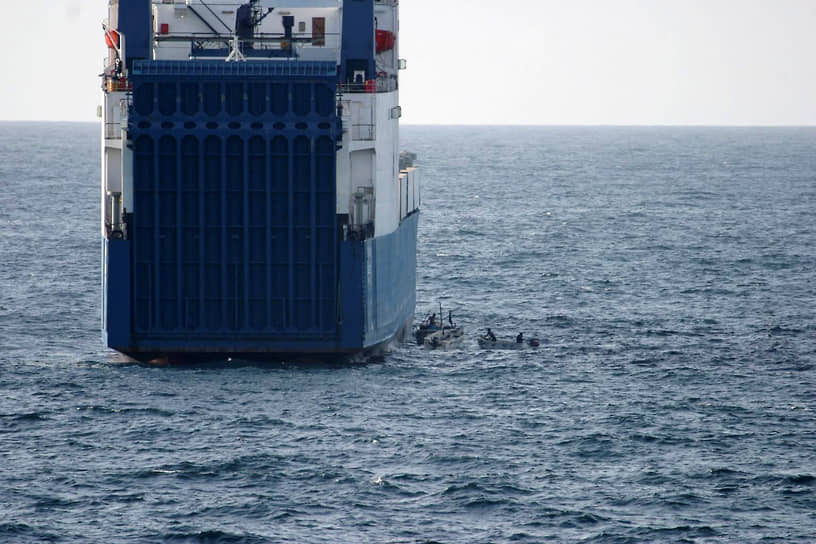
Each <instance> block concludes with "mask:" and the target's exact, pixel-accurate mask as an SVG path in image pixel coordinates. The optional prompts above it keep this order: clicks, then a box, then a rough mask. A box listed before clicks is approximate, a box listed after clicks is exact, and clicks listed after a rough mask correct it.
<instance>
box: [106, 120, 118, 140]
mask: <svg viewBox="0 0 816 544" xmlns="http://www.w3.org/2000/svg"><path fill="white" fill-rule="evenodd" d="M105 139H106V140H121V139H122V123H121V121H116V122H114V123H105Z"/></svg>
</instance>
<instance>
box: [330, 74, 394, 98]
mask: <svg viewBox="0 0 816 544" xmlns="http://www.w3.org/2000/svg"><path fill="white" fill-rule="evenodd" d="M398 88H399V84H398V80H397V76H395V75H391V76H389V75H387V74H380V75H379V76H377V79H371V80H369V81H367V82H362V83H338V84H337V92H338V93H341V94H342V93H389V92H391V91H396V90H397V89H398Z"/></svg>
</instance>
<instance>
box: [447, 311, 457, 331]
mask: <svg viewBox="0 0 816 544" xmlns="http://www.w3.org/2000/svg"><path fill="white" fill-rule="evenodd" d="M448 323H450V326H451V327H455V326H456V325H454V324H453V312H452V311H448Z"/></svg>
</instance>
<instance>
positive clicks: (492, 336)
mask: <svg viewBox="0 0 816 544" xmlns="http://www.w3.org/2000/svg"><path fill="white" fill-rule="evenodd" d="M485 336H487V338H488V339H489V340H490V341H491V342H495V341H496V335H495V334H493V331H491V330H490V327H488V328H487V334H486V335H485Z"/></svg>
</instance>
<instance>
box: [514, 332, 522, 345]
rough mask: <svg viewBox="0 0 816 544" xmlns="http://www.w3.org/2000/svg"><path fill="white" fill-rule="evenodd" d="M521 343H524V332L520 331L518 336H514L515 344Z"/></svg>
mask: <svg viewBox="0 0 816 544" xmlns="http://www.w3.org/2000/svg"><path fill="white" fill-rule="evenodd" d="M522 343H524V333H523V332H520V333H518V336H516V344H522Z"/></svg>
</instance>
